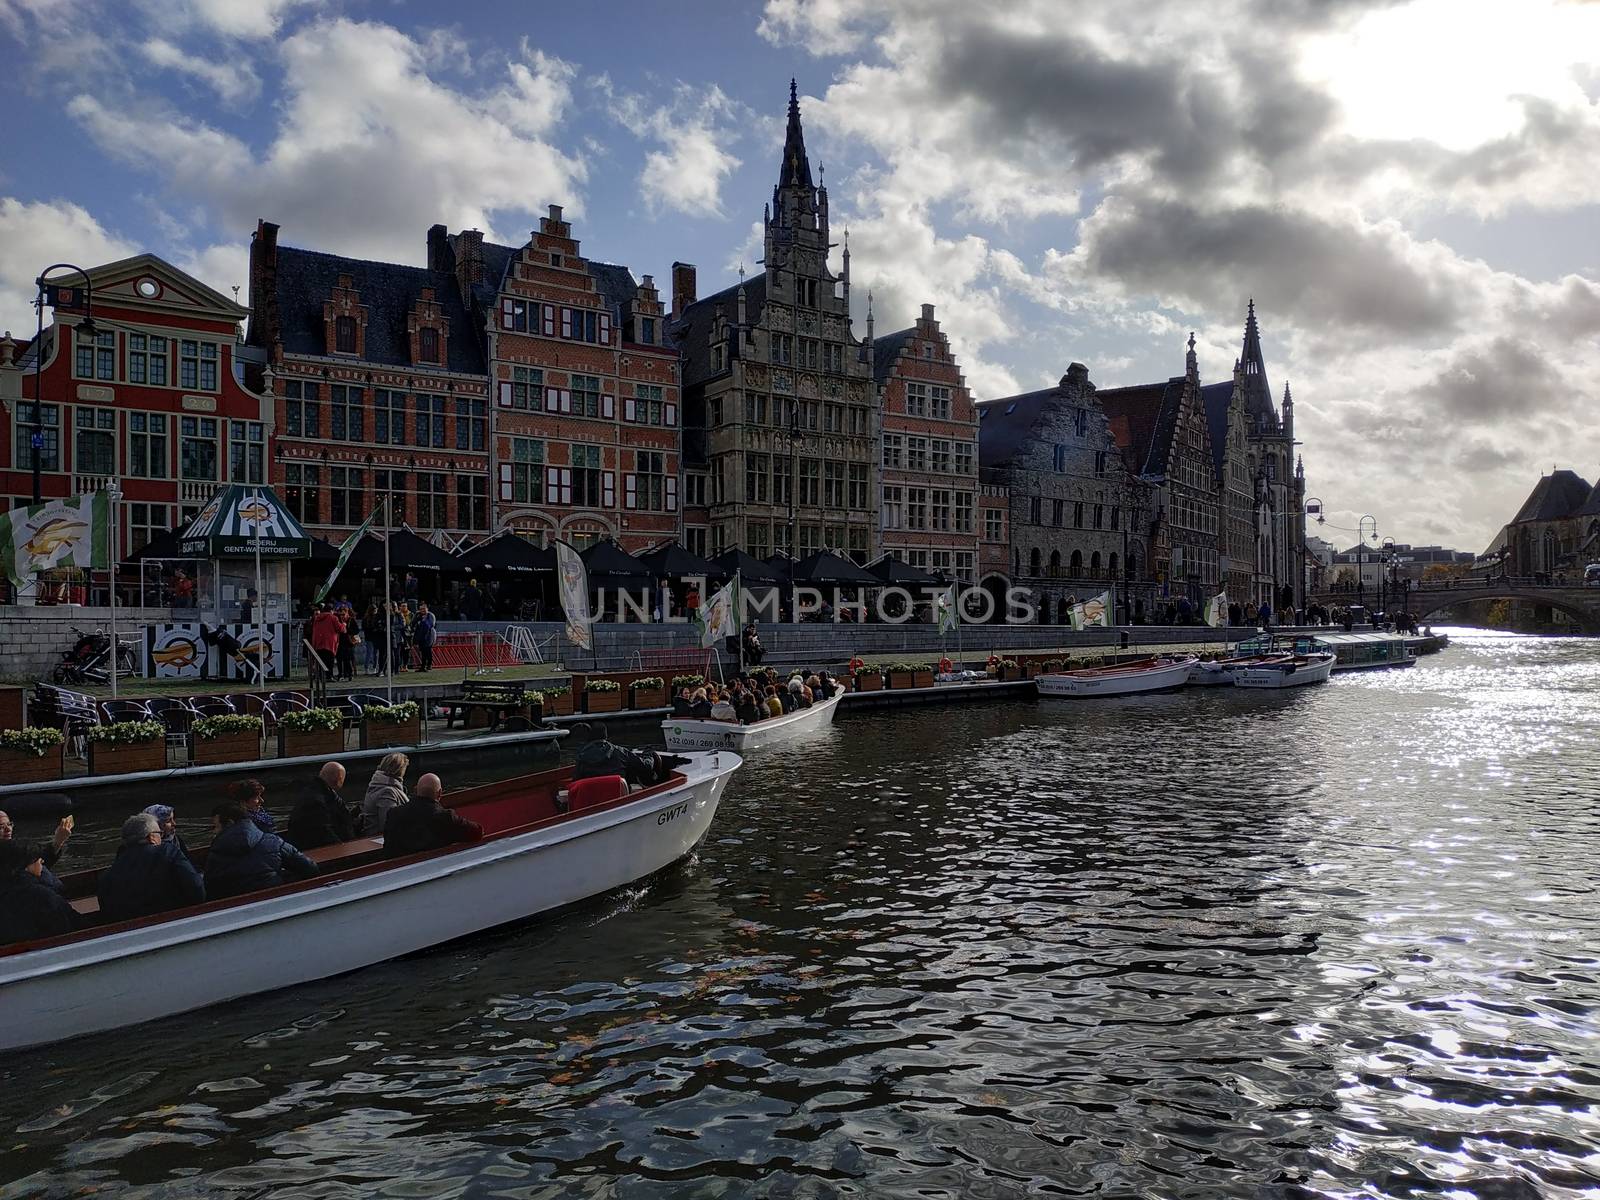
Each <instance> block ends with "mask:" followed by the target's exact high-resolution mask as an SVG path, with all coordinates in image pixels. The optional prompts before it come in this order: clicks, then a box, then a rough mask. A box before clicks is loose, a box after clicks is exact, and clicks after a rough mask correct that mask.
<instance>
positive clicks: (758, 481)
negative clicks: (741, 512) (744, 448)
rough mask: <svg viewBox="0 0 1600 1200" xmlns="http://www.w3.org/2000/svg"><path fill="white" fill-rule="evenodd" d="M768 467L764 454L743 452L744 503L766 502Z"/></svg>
mask: <svg viewBox="0 0 1600 1200" xmlns="http://www.w3.org/2000/svg"><path fill="white" fill-rule="evenodd" d="M768 469H769V463H768V459H767V456H766V455H765V454H749V453H747V454H745V456H744V500H745V503H746V504H765V503H766V502H767V478H768Z"/></svg>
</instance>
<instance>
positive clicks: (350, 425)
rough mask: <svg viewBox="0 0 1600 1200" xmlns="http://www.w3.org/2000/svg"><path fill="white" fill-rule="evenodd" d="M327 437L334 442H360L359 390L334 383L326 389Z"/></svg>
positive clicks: (362, 438)
mask: <svg viewBox="0 0 1600 1200" xmlns="http://www.w3.org/2000/svg"><path fill="white" fill-rule="evenodd" d="M328 410H329V414H330V416H329V420H328V436H329V437H331V438H333V439H334V440H335V441H341V442H342V441H350V442H360V441H364V440H365V438H364V437H363V436H362V425H363V424H364V422H363V421H362V419H361V389H360V388H359V387H351V386H350V385H348V384H343V383H336V384H333V385H332V386H331V387H329V388H328Z"/></svg>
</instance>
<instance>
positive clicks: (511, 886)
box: [0, 753, 740, 1050]
mask: <svg viewBox="0 0 1600 1200" xmlns="http://www.w3.org/2000/svg"><path fill="white" fill-rule="evenodd" d="M688 757H689V761H688V762H687V763H686V764H683V765H681V766H679V767H678V769H677V770H676V771H675V772H674V774H673V775H672V777H671V778H669V779H668V780H667V782H665V783H662V784H658V785H656V786H655V787H652V788H647V789H645V790H644V791H640V792H633V793H631V794H620V795H618V794H613V795H612V796H611V797H610V798H609V799H600V798H598V797H595V796H593V795H590V796H588V797H584V798H583V800H582V801H581V802H579V803H577V804H575V806H574V808H573V810H572V811H568V812H561V811H559V809H558V807H557V798H558V796H559V794H560V792H561V791H562V789H564V788H565V786H566V785H567V783H568V782H569V781H570V777H571V769H570V768H564V769H560V770H555V771H545V772H541V773H540V774H537V775H528V776H523V777H521V778H518V779H508V780H505V781H503V782H500V783H493V784H487V785H485V786H483V787H476V788H471V789H467V790H464V791H461V792H458V793H455V794H453V795H451V796H448V797H446V804H447V805H448V806H449V807H450V808H452V809H454V810H455V811H456V812H459V813H460V814H462V815H463V816H465V817H467V818H469V819H470V820H473V821H476V822H477V823H478V824H479V825H481V826H482V827H483V830H484V836H483V840H481V841H478V842H473V843H470V844H467V845H456V846H449V847H446V848H444V849H441V850H434V851H430V852H427V853H424V854H416V855H410V856H408V857H405V858H398V859H393V860H385V859H383V858H382V854H383V846H382V842H381V840H380V839H373V838H368V839H362V840H361V841H357V842H349V843H343V844H341V845H338V846H329V847H325V848H324V849H322V850H320V851H312V852H311V857H313V858H315V859H317V860H318V861H319V862H320V863H321V864H322V868H323V871H324V873H323V874H321V875H318V876H317V877H316V878H313V879H307V880H303V881H301V882H299V883H292V884H285V885H283V886H282V887H276V888H271V889H268V890H267V891H264V892H255V893H250V894H248V895H245V896H239V897H236V898H234V899H229V900H216V901H211V902H209V903H207V904H202V905H197V906H195V907H192V908H185V909H179V910H177V911H175V912H170V913H163V914H161V915H159V916H154V917H145V918H143V919H140V920H135V921H124V922H121V923H118V924H114V925H105V926H102V927H99V928H95V927H90V928H88V929H84V930H81V931H79V932H75V933H70V934H64V935H62V936H60V937H55V938H49V939H46V940H44V941H37V942H24V943H20V944H18V945H13V946H6V947H0V1014H3V1017H0V1050H14V1049H18V1048H21V1047H25V1046H36V1045H41V1044H44V1043H47V1042H57V1041H61V1040H63V1039H66V1038H70V1037H76V1036H78V1035H81V1034H87V1033H96V1032H100V1031H103V1030H108V1029H116V1028H119V1027H122V1026H127V1025H136V1024H139V1023H140V1022H143V1021H151V1020H155V1019H157V1018H163V1017H170V1016H172V1015H173V1014H175V1013H182V1012H187V1011H189V1010H191V1009H197V1008H202V1007H204V1006H206V1005H209V1004H217V1003H220V1002H222V1001H225V1000H232V999H234V998H236V997H240V996H249V995H253V994H255V993H257V992H266V991H271V990H273V989H275V988H281V987H286V986H288V985H290V984H296V983H304V982H307V981H309V980H313V979H325V978H327V977H328V976H331V975H338V974H340V973H342V972H345V971H351V970H354V969H355V968H357V967H364V966H368V965H370V964H372V963H377V962H382V961H384V960H386V959H391V958H396V957H399V956H400V955H404V954H410V953H412V952H414V951H417V950H424V949H426V948H428V947H430V946H437V945H439V944H441V943H444V942H448V941H451V940H452V939H455V938H459V937H463V936H465V935H467V934H472V933H477V932H479V931H481V930H485V929H490V928H493V927H494V926H497V925H504V924H507V923H509V922H513V921H518V920H521V919H523V918H525V917H529V916H532V915H533V914H535V913H540V912H545V911H548V910H550V909H555V908H560V907H561V906H563V905H567V904H572V903H575V902H577V901H580V900H584V899H586V898H588V897H591V896H596V895H600V894H602V893H604V892H608V891H610V890H612V889H614V888H618V887H622V886H625V885H627V884H630V883H634V882H636V881H638V880H640V879H644V878H646V877H647V876H650V875H652V874H654V873H655V872H657V871H660V870H662V869H663V868H665V867H668V866H671V865H672V864H673V863H675V862H677V861H678V860H679V859H682V858H683V857H685V856H686V855H687V854H689V852H690V851H692V850H693V849H694V847H695V846H696V845H697V844H698V843H699V842H700V840H701V839H702V838H703V837H704V836H705V835H706V832H707V830H708V829H709V828H710V827H711V821H712V818H713V817H714V816H715V815H716V811H717V804H718V802H719V801H720V799H721V797H722V793H723V791H724V789H725V788H726V786H727V783H728V780H729V778H730V777H731V776H732V775H733V773H734V771H736V770H738V768H739V766H740V760H739V758H738V756H737V755H733V754H726V753H722V754H718V753H711V754H694V755H690V756H688ZM603 794H604V792H603V790H602V795H603ZM94 875H95V872H83V873H82V874H80V875H74V876H68V877H67V878H66V880H65V881H64V882H65V884H66V886H67V888H68V894H69V896H70V895H73V894H74V893H75V892H81V893H83V895H82V896H81V897H80V898H79V899H77V900H75V901H74V904H73V907H74V908H76V909H78V910H79V911H80V912H85V913H89V912H93V911H95V909H96V907H97V906H96V905H95V902H94V894H93V893H94V888H93V884H94V878H93V877H94ZM85 888H87V890H86V891H85Z"/></svg>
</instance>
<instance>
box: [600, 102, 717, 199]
mask: <svg viewBox="0 0 1600 1200" xmlns="http://www.w3.org/2000/svg"><path fill="white" fill-rule="evenodd" d="M597 86H598V87H599V89H600V91H601V92H602V93H604V94H605V95H606V97H607V100H608V103H609V106H610V110H611V116H612V119H613V120H615V121H616V122H617V123H618V124H619V125H622V126H623V127H625V128H627V129H629V130H631V131H632V132H633V133H634V134H636V135H637V136H639V137H644V138H648V139H650V140H652V141H655V142H658V143H660V146H661V148H660V149H659V150H651V151H650V152H649V153H647V154H646V155H645V161H644V169H643V170H642V171H640V173H639V193H640V195H641V196H643V197H644V201H645V204H646V205H648V206H649V208H650V210H651V211H652V212H657V213H659V212H660V211H661V210H662V209H670V210H672V211H674V212H678V213H682V214H684V215H685V216H691V217H704V216H714V217H722V216H725V215H726V213H725V212H724V211H723V207H722V185H723V182H724V181H725V180H726V179H727V178H728V176H729V175H731V174H732V173H733V172H734V171H735V170H737V169H738V167H739V161H740V160H739V159H738V158H736V157H734V155H733V153H732V151H730V150H729V149H728V145H729V144H730V143H731V142H733V141H734V140H735V138H736V137H737V136H738V135H737V132H736V130H737V127H738V121H737V119H738V118H740V117H741V116H747V115H748V114H746V113H745V111H744V109H743V107H742V106H740V105H737V104H735V103H734V102H733V101H732V100H730V99H729V98H728V97H727V95H726V94H725V93H724V92H723V91H722V89H721V88H719V87H716V86H715V85H713V86H711V87H710V88H700V87H690V86H689V85H688V84H682V83H680V84H679V85H678V86H677V87H676V88H675V89H674V90H673V93H672V98H671V100H670V101H668V102H667V103H665V104H662V103H658V102H656V101H655V100H654V99H653V98H651V97H648V96H643V95H639V94H636V93H631V92H628V93H618V92H616V91H615V90H614V89H613V88H612V86H611V81H610V79H609V78H607V77H604V76H602V77H601V79H600V80H599V81H598V84H597Z"/></svg>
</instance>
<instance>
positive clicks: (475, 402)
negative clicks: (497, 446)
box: [456, 396, 489, 528]
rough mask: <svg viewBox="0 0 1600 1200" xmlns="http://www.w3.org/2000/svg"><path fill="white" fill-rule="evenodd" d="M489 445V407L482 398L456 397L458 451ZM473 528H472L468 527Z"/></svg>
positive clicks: (480, 448) (483, 447)
mask: <svg viewBox="0 0 1600 1200" xmlns="http://www.w3.org/2000/svg"><path fill="white" fill-rule="evenodd" d="M488 444H489V406H488V403H487V401H485V400H484V399H483V398H482V397H481V396H457V397H456V449H457V450H482V449H485V448H486V447H487V446H488ZM468 528H471V526H468Z"/></svg>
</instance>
